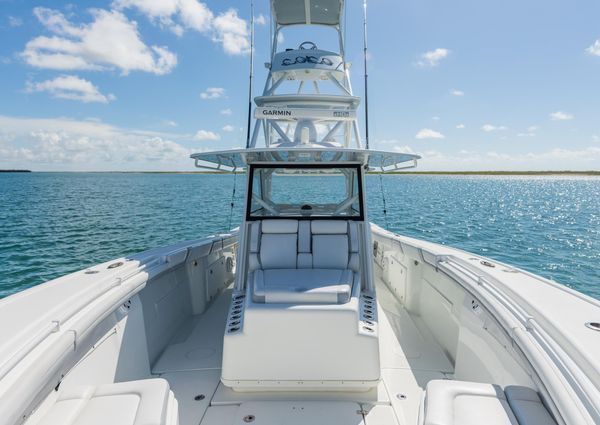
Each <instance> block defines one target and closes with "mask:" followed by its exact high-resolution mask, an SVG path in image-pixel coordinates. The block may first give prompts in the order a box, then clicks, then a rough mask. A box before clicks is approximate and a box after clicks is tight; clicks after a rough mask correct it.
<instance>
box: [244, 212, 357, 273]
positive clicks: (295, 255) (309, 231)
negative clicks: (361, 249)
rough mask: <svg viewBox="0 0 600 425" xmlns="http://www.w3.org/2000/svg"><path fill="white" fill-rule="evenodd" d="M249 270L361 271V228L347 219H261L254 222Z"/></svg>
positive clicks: (251, 233)
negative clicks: (359, 229) (311, 269)
mask: <svg viewBox="0 0 600 425" xmlns="http://www.w3.org/2000/svg"><path fill="white" fill-rule="evenodd" d="M249 250H250V255H249V271H253V270H256V269H265V270H268V269H295V268H298V269H310V268H314V269H339V270H345V269H351V270H353V271H355V272H356V271H358V268H359V256H358V229H357V224H356V222H354V221H344V220H312V221H309V220H300V221H298V220H261V221H255V222H253V223H251V225H250V243H249Z"/></svg>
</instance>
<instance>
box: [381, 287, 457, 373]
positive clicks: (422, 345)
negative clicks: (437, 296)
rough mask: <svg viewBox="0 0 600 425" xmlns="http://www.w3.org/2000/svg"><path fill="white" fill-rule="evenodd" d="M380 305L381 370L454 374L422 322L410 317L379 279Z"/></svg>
mask: <svg viewBox="0 0 600 425" xmlns="http://www.w3.org/2000/svg"><path fill="white" fill-rule="evenodd" d="M377 301H378V307H379V308H378V312H379V315H378V318H379V352H380V356H381V369H413V370H430V371H438V372H444V373H452V372H454V368H453V367H452V363H450V360H449V359H448V357H447V356H446V355H445V354H444V352H443V351H442V348H441V347H440V346H439V344H438V343H437V342H436V341H435V339H434V338H433V336H432V335H431V334H430V332H429V331H428V329H427V327H426V326H425V325H424V324H423V323H422V322H421V319H420V318H418V317H414V316H412V315H411V314H410V313H408V312H407V311H406V309H405V308H404V307H403V306H402V305H400V304H399V303H398V302H397V301H396V298H395V297H394V295H393V294H392V293H391V292H390V290H389V289H388V288H387V286H386V285H385V284H384V283H383V282H382V281H381V280H379V279H378V282H377Z"/></svg>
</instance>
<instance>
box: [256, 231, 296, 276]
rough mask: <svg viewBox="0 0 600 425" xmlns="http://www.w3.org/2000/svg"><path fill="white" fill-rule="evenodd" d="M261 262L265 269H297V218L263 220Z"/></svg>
mask: <svg viewBox="0 0 600 425" xmlns="http://www.w3.org/2000/svg"><path fill="white" fill-rule="evenodd" d="M261 233H262V235H261V238H260V239H261V240H260V251H259V252H260V264H261V266H262V268H263V269H295V268H296V257H297V255H298V252H297V246H298V221H297V220H263V222H262V229H261Z"/></svg>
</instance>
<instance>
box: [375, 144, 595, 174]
mask: <svg viewBox="0 0 600 425" xmlns="http://www.w3.org/2000/svg"><path fill="white" fill-rule="evenodd" d="M381 143H382V144H385V145H386V150H394V151H397V152H407V153H416V154H418V155H420V156H422V159H421V160H419V161H418V166H417V168H416V170H415V171H487V170H491V171H499V170H504V171H507V170H508V171H511V170H514V171H536V170H538V171H541V170H544V171H546V170H594V169H598V168H600V147H598V146H590V147H584V148H581V149H573V150H569V149H560V148H555V149H551V150H548V151H541V152H525V153H522V154H506V153H502V152H495V151H488V152H486V151H483V152H475V151H467V150H461V151H459V152H440V151H437V150H428V151H422V152H414V151H413V150H412V149H411V148H410V147H408V146H403V145H402V144H401V143H400V142H399V141H394V140H387V141H383V142H381Z"/></svg>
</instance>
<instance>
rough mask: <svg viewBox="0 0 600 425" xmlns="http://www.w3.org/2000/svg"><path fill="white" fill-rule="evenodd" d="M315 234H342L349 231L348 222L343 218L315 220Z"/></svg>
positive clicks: (312, 223) (313, 222)
mask: <svg viewBox="0 0 600 425" xmlns="http://www.w3.org/2000/svg"><path fill="white" fill-rule="evenodd" d="M311 231H312V234H313V235H340V234H346V233H348V223H347V222H346V221H342V220H313V221H312V222H311Z"/></svg>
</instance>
